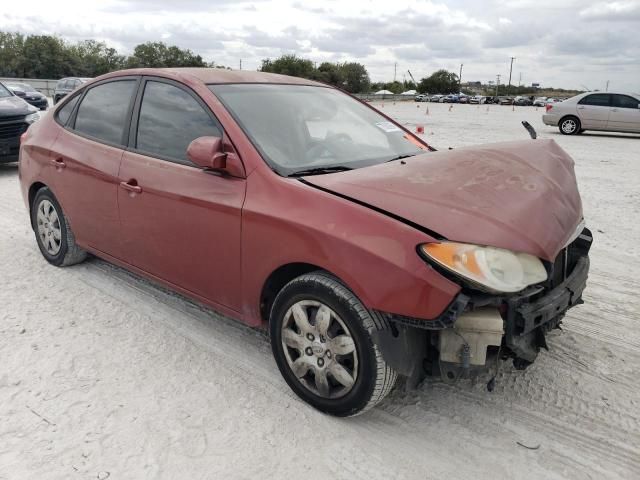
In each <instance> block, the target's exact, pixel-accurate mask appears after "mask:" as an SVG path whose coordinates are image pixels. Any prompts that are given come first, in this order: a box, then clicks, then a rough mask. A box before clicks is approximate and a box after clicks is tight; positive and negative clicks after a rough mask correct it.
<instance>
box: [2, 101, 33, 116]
mask: <svg viewBox="0 0 640 480" xmlns="http://www.w3.org/2000/svg"><path fill="white" fill-rule="evenodd" d="M35 111H36V109H34V108H33V107H32V106H31V105H29V104H28V103H27V102H25V101H24V100H22V99H21V98H20V97H14V96H11V97H3V98H0V118H2V117H15V116H18V115H28V114H30V113H33V112H35Z"/></svg>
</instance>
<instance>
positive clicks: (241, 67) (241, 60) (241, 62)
mask: <svg viewBox="0 0 640 480" xmlns="http://www.w3.org/2000/svg"><path fill="white" fill-rule="evenodd" d="M240 70H242V59H240Z"/></svg>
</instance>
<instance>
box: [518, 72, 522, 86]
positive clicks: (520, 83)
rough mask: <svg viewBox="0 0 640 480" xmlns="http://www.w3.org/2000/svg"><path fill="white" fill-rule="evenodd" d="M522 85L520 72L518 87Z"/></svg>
mask: <svg viewBox="0 0 640 480" xmlns="http://www.w3.org/2000/svg"><path fill="white" fill-rule="evenodd" d="M520 85H522V72H520V79H519V80H518V87H520Z"/></svg>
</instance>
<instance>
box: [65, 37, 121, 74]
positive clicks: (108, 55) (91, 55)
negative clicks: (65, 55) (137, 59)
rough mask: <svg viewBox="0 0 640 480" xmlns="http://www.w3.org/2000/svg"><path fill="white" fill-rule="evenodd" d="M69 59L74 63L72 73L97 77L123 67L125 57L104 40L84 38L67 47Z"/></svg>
mask: <svg viewBox="0 0 640 480" xmlns="http://www.w3.org/2000/svg"><path fill="white" fill-rule="evenodd" d="M68 50H69V53H70V56H71V61H72V62H73V63H75V64H76V67H75V69H74V74H75V75H77V76H82V77H97V76H98V75H103V74H105V73H107V72H112V71H114V70H119V69H121V68H123V67H124V64H125V57H124V56H123V55H119V54H118V52H117V51H116V50H115V49H114V48H110V47H107V45H106V44H105V43H104V42H98V41H96V40H84V41H82V42H78V43H77V44H75V45H72V46H71V47H69V49H68Z"/></svg>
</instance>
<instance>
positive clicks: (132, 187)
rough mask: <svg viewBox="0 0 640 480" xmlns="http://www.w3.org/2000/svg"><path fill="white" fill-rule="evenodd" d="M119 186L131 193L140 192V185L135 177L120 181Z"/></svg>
mask: <svg viewBox="0 0 640 480" xmlns="http://www.w3.org/2000/svg"><path fill="white" fill-rule="evenodd" d="M120 186H121V187H122V188H124V189H125V190H128V191H130V192H132V193H142V187H141V186H139V185H138V182H137V181H136V180H135V179H131V180H129V181H128V182H120Z"/></svg>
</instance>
